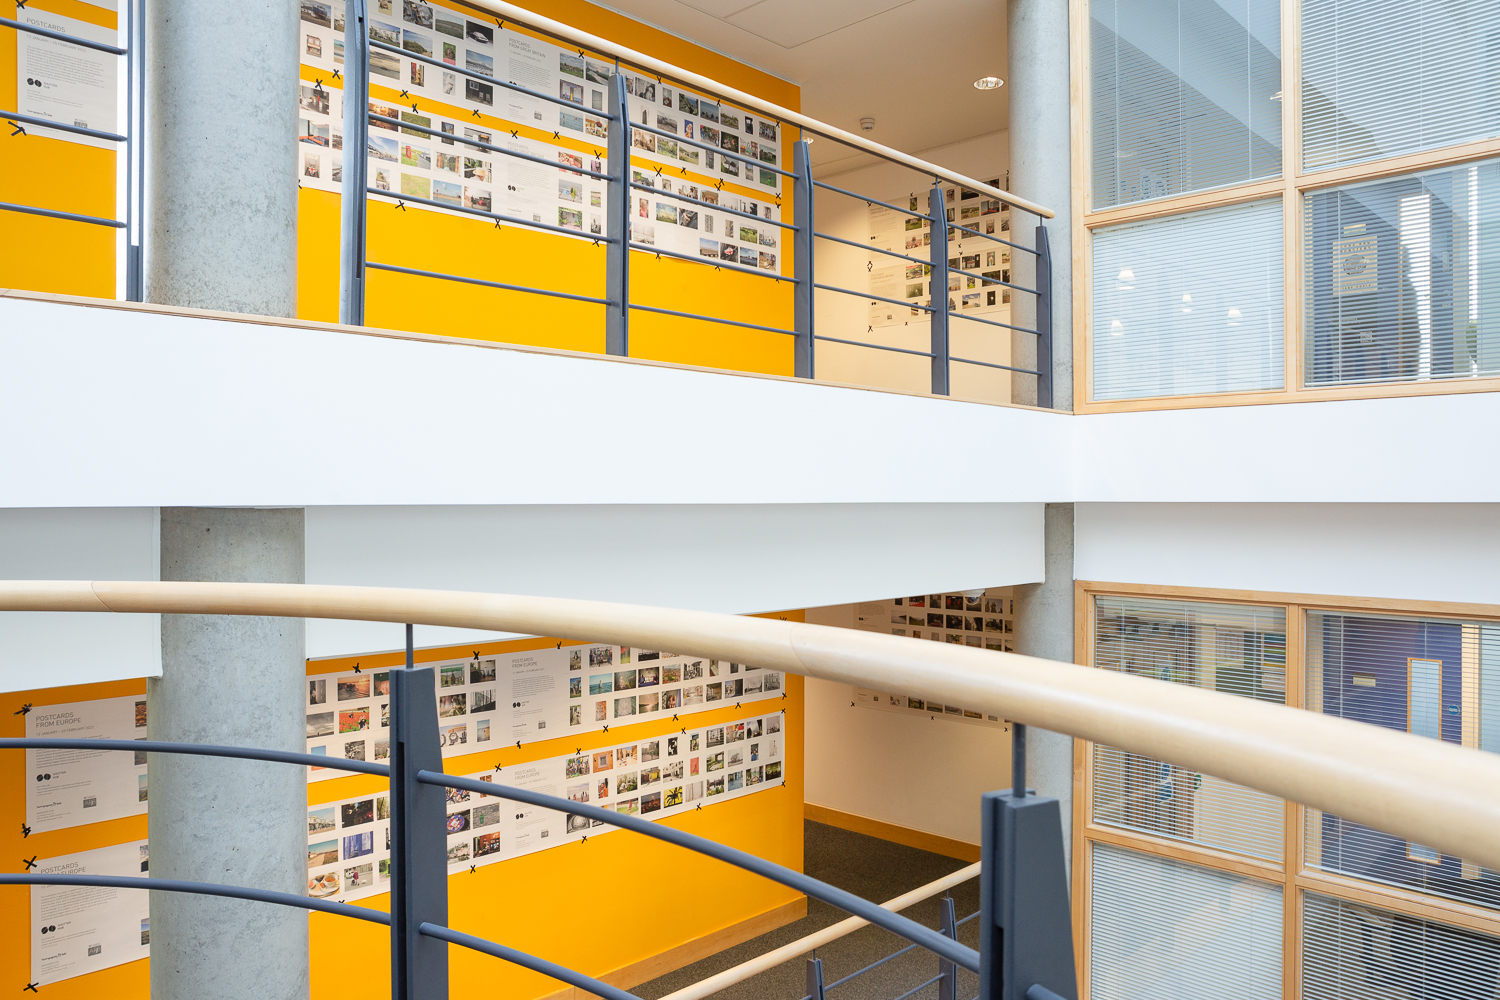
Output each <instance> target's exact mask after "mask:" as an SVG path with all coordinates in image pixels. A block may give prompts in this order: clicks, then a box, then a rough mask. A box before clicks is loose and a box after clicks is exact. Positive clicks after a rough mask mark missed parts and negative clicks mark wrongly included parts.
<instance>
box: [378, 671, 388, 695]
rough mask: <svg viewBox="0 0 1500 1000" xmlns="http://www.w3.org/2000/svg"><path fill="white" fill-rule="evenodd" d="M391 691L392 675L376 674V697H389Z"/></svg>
mask: <svg viewBox="0 0 1500 1000" xmlns="http://www.w3.org/2000/svg"><path fill="white" fill-rule="evenodd" d="M390 693H391V675H390V674H389V673H379V674H376V675H375V697H377V698H385V697H389V696H390Z"/></svg>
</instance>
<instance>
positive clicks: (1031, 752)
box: [1015, 503, 1073, 869]
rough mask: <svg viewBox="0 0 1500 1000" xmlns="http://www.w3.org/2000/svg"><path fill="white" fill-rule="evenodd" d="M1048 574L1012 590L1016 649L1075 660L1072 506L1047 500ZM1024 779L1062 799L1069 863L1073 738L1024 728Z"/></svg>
mask: <svg viewBox="0 0 1500 1000" xmlns="http://www.w3.org/2000/svg"><path fill="white" fill-rule="evenodd" d="M1046 517H1047V521H1046V528H1045V536H1046V544H1047V553H1046V573H1047V577H1046V579H1045V580H1044V581H1043V582H1042V583H1033V584H1027V585H1025V586H1020V587H1017V588H1016V589H1015V595H1016V596H1015V601H1016V652H1018V653H1025V654H1026V655H1027V656H1040V657H1042V658H1044V659H1048V660H1061V661H1062V662H1064V663H1072V662H1073V505H1072V504H1070V503H1049V504H1047V511H1046ZM1026 775H1027V777H1026V780H1027V783H1028V784H1030V785H1031V786H1032V787H1034V788H1035V789H1036V790H1037V792H1038V793H1039V794H1041V795H1050V796H1052V797H1053V798H1055V799H1057V800H1058V801H1059V802H1061V803H1062V826H1063V842H1064V844H1065V845H1066V846H1067V848H1068V851H1067V855H1066V856H1067V858H1068V865H1069V868H1070V869H1071V867H1072V863H1073V855H1072V846H1073V737H1071V736H1064V735H1063V734H1062V733H1053V732H1048V731H1047V730H1045V729H1028V730H1027V742H1026Z"/></svg>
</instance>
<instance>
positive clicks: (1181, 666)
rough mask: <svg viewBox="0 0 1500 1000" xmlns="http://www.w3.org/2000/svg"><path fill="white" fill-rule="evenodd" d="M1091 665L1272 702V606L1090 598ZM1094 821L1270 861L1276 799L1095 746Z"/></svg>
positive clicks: (1276, 632)
mask: <svg viewBox="0 0 1500 1000" xmlns="http://www.w3.org/2000/svg"><path fill="white" fill-rule="evenodd" d="M1094 620H1095V626H1094V665H1095V666H1097V667H1102V668H1104V669H1106V670H1119V671H1122V672H1125V673H1130V674H1137V675H1140V676H1145V677H1153V678H1155V679H1157V680H1166V681H1172V682H1174V683H1177V684H1191V685H1194V686H1196V687H1204V688H1209V689H1211V690H1216V691H1223V692H1226V693H1228V694H1234V695H1238V696H1240V697H1242V698H1255V699H1259V700H1262V701H1272V702H1277V703H1281V702H1283V701H1284V700H1285V695H1286V613H1285V612H1284V611H1283V610H1282V609H1281V608H1265V607H1256V606H1253V605H1233V604H1207V603H1202V604H1200V603H1191V602H1186V601H1165V600H1154V599H1150V598H1130V597H1105V596H1100V597H1098V598H1096V603H1095V618H1094ZM1092 809H1093V817H1094V822H1096V823H1101V824H1105V825H1109V826H1117V827H1123V828H1125V829H1132V830H1138V831H1140V832H1142V833H1148V834H1152V835H1154V836H1159V837H1169V838H1171V839H1174V840H1184V841H1191V842H1194V843H1198V844H1202V845H1204V846H1206V847H1213V848H1217V849H1219V850H1224V851H1234V852H1237V853H1241V854H1249V855H1252V856H1255V857H1260V858H1265V859H1266V860H1270V861H1279V860H1280V859H1281V857H1282V841H1283V836H1284V831H1283V824H1284V822H1285V813H1284V810H1283V805H1282V801H1281V800H1280V799H1277V798H1273V797H1271V796H1269V795H1265V794H1263V793H1261V792H1257V791H1254V790H1252V789H1249V788H1245V787H1244V786H1242V785H1236V784H1234V783H1232V782H1228V781H1224V780H1222V779H1220V778H1215V777H1213V776H1212V775H1204V774H1198V773H1197V772H1192V771H1188V770H1186V769H1184V768H1180V767H1177V766H1175V765H1172V764H1168V763H1166V762H1165V761H1159V760H1154V759H1152V758H1150V757H1144V756H1142V755H1140V754H1135V753H1128V752H1126V751H1124V750H1121V749H1119V748H1118V747H1111V746H1106V745H1104V744H1096V745H1095V746H1094V767H1093V804H1092Z"/></svg>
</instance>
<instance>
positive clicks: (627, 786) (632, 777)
mask: <svg viewBox="0 0 1500 1000" xmlns="http://www.w3.org/2000/svg"><path fill="white" fill-rule="evenodd" d="M637 787H638V786H637V784H636V774H635V772H634V771H630V772H628V773H624V774H617V775H615V794H616V795H619V794H621V793H622V792H633V791H635V790H636V788H637Z"/></svg>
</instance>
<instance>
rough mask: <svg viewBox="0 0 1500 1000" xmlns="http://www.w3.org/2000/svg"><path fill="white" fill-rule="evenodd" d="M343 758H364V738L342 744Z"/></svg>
mask: <svg viewBox="0 0 1500 1000" xmlns="http://www.w3.org/2000/svg"><path fill="white" fill-rule="evenodd" d="M344 759H345V760H364V759H365V741H364V740H354V741H353V742H351V743H345V744H344Z"/></svg>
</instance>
